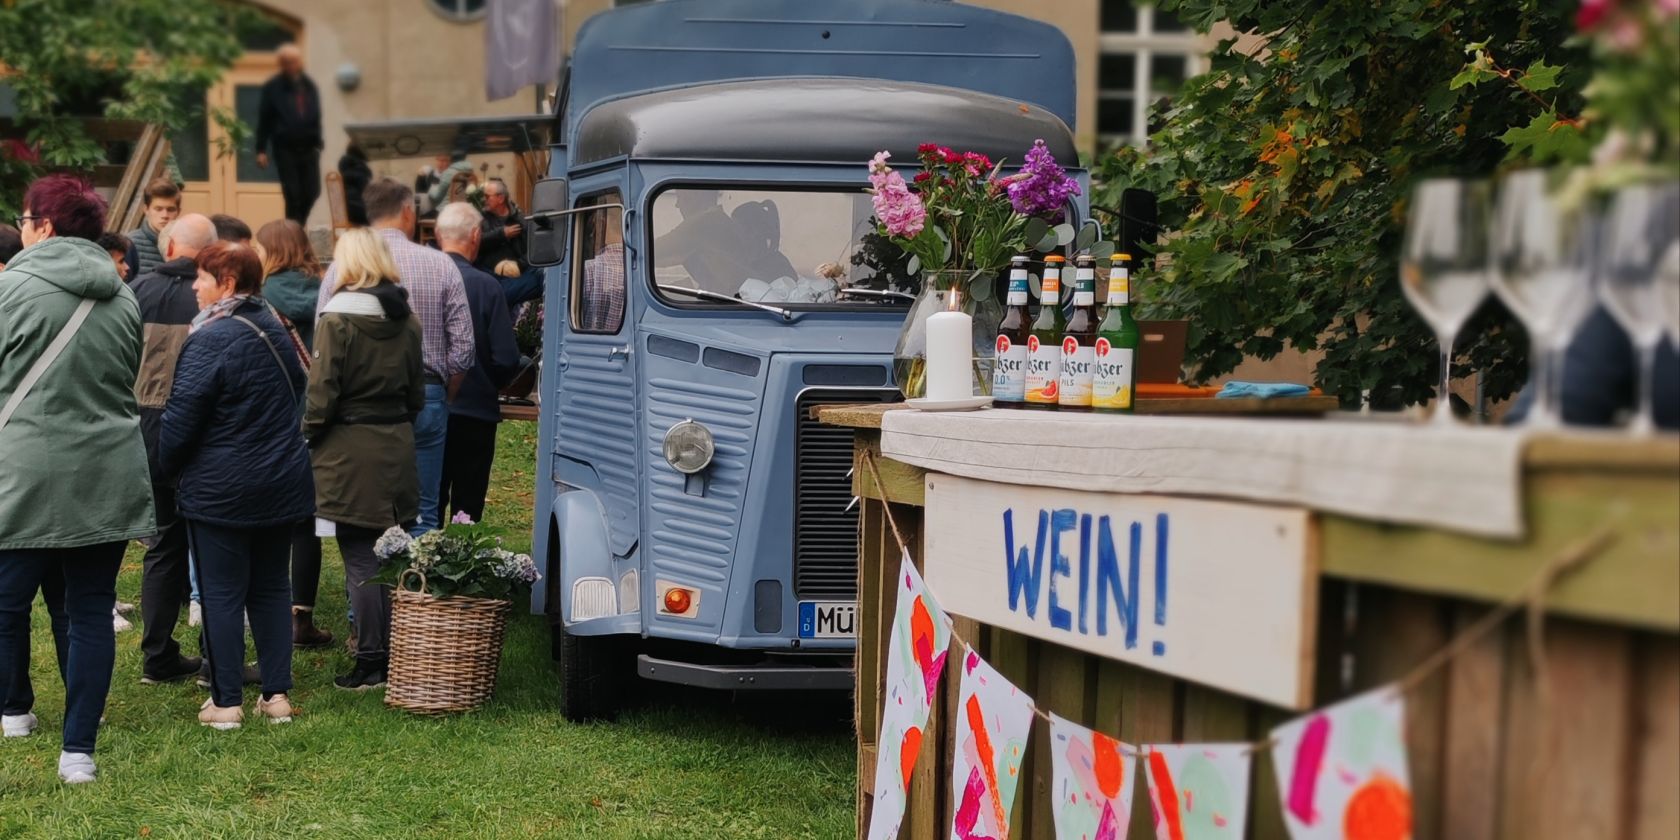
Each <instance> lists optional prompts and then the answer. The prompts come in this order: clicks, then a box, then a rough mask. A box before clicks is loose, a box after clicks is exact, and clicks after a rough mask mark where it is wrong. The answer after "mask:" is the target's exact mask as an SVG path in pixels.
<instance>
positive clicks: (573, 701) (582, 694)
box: [553, 622, 635, 723]
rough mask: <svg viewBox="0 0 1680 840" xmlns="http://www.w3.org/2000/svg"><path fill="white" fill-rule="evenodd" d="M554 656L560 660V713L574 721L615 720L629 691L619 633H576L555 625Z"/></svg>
mask: <svg viewBox="0 0 1680 840" xmlns="http://www.w3.org/2000/svg"><path fill="white" fill-rule="evenodd" d="M553 633H554V636H553V641H554V658H555V659H556V660H557V661H558V662H559V663H560V714H561V716H563V717H564V718H566V720H569V721H571V722H573V723H584V722H586V721H592V720H612V719H613V718H615V717H617V716H618V711H619V708H620V705H621V703H622V702H623V700H624V697H625V695H626V693H627V689H628V685H627V682H628V680H629V679H633V678H634V677H635V675H634V674H631V673H627V671H628V667H627V663H626V662H625V661H624V659H625V653H624V646H623V645H622V644H621V643H620V639H619V637H618V636H574V635H572V634H571V633H567V632H566V626H565V625H564V624H562V623H559V622H556V623H555V624H554V625H553Z"/></svg>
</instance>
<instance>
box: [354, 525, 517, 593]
mask: <svg viewBox="0 0 1680 840" xmlns="http://www.w3.org/2000/svg"><path fill="white" fill-rule="evenodd" d="M373 553H374V554H375V555H376V556H378V557H379V559H380V560H382V561H384V565H383V566H382V568H381V569H380V572H379V576H378V577H377V578H375V580H376V581H378V582H379V583H385V584H390V585H396V584H397V583H398V579H399V578H400V577H401V575H402V573H403V572H404V571H406V570H408V569H413V570H415V571H417V572H419V573H420V574H422V575H425V576H426V591H427V592H428V593H430V594H432V595H436V596H438V597H440V598H442V597H448V596H451V595H461V596H465V597H469V598H494V599H497V600H503V601H506V600H511V599H512V598H513V595H514V594H515V593H516V592H521V591H524V590H525V589H527V588H529V587H530V585H531V584H532V583H534V582H536V580H537V565H536V563H534V562H532V560H531V557H530V555H528V554H515V553H514V552H512V551H509V550H507V549H506V548H503V547H502V538H501V537H498V536H496V535H495V534H494V533H492V532H491V530H490V529H489V528H488V527H487V526H485V525H481V524H477V523H474V522H473V521H472V518H471V517H469V516H467V515H466V514H464V513H457V514H455V518H454V519H452V520H450V522H449V524H448V525H446V526H444V527H443V528H441V529H439V530H436V531H428V532H426V533H424V534H421V535H420V536H418V537H411V536H409V535H408V532H407V531H404V530H403V529H402V528H400V527H392V528H390V529H388V530H387V531H386V532H385V533H384V534H381V535H380V537H379V539H378V541H376V542H375V543H374V544H373Z"/></svg>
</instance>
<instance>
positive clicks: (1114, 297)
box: [1091, 254, 1141, 414]
mask: <svg viewBox="0 0 1680 840" xmlns="http://www.w3.org/2000/svg"><path fill="white" fill-rule="evenodd" d="M1131 260H1132V257H1131V255H1130V254H1115V255H1114V264H1113V267H1111V268H1110V269H1109V270H1108V312H1107V313H1106V314H1104V315H1103V320H1102V324H1100V325H1098V327H1097V373H1096V378H1095V379H1094V380H1093V381H1092V383H1091V407H1092V408H1094V409H1096V410H1097V411H1101V412H1107V413H1119V414H1130V413H1132V401H1133V399H1134V397H1135V396H1136V393H1137V350H1138V342H1139V340H1140V338H1141V334H1140V333H1139V332H1138V325H1137V321H1135V320H1133V319H1132V277H1131V271H1130V270H1129V269H1128V268H1127V263H1130V262H1131Z"/></svg>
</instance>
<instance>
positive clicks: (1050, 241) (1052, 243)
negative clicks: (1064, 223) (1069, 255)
mask: <svg viewBox="0 0 1680 840" xmlns="http://www.w3.org/2000/svg"><path fill="white" fill-rule="evenodd" d="M1061 246H1062V238H1061V237H1060V236H1057V235H1056V232H1055V231H1053V230H1051V231H1046V232H1045V233H1044V238H1042V239H1040V240H1038V244H1036V245H1034V246H1033V250H1034V251H1037V252H1039V253H1041V254H1048V253H1050V252H1051V251H1054V250H1056V249H1057V248H1060V247H1061Z"/></svg>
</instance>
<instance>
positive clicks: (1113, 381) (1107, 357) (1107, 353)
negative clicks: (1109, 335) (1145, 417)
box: [1091, 338, 1132, 409]
mask: <svg viewBox="0 0 1680 840" xmlns="http://www.w3.org/2000/svg"><path fill="white" fill-rule="evenodd" d="M1094 354H1095V356H1096V360H1097V368H1096V376H1095V377H1094V378H1093V380H1092V382H1091V407H1092V408H1120V409H1124V408H1131V407H1132V350H1131V348H1128V347H1114V346H1112V345H1110V344H1109V342H1108V339H1106V338H1099V339H1097V346H1096V347H1095V348H1094Z"/></svg>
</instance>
